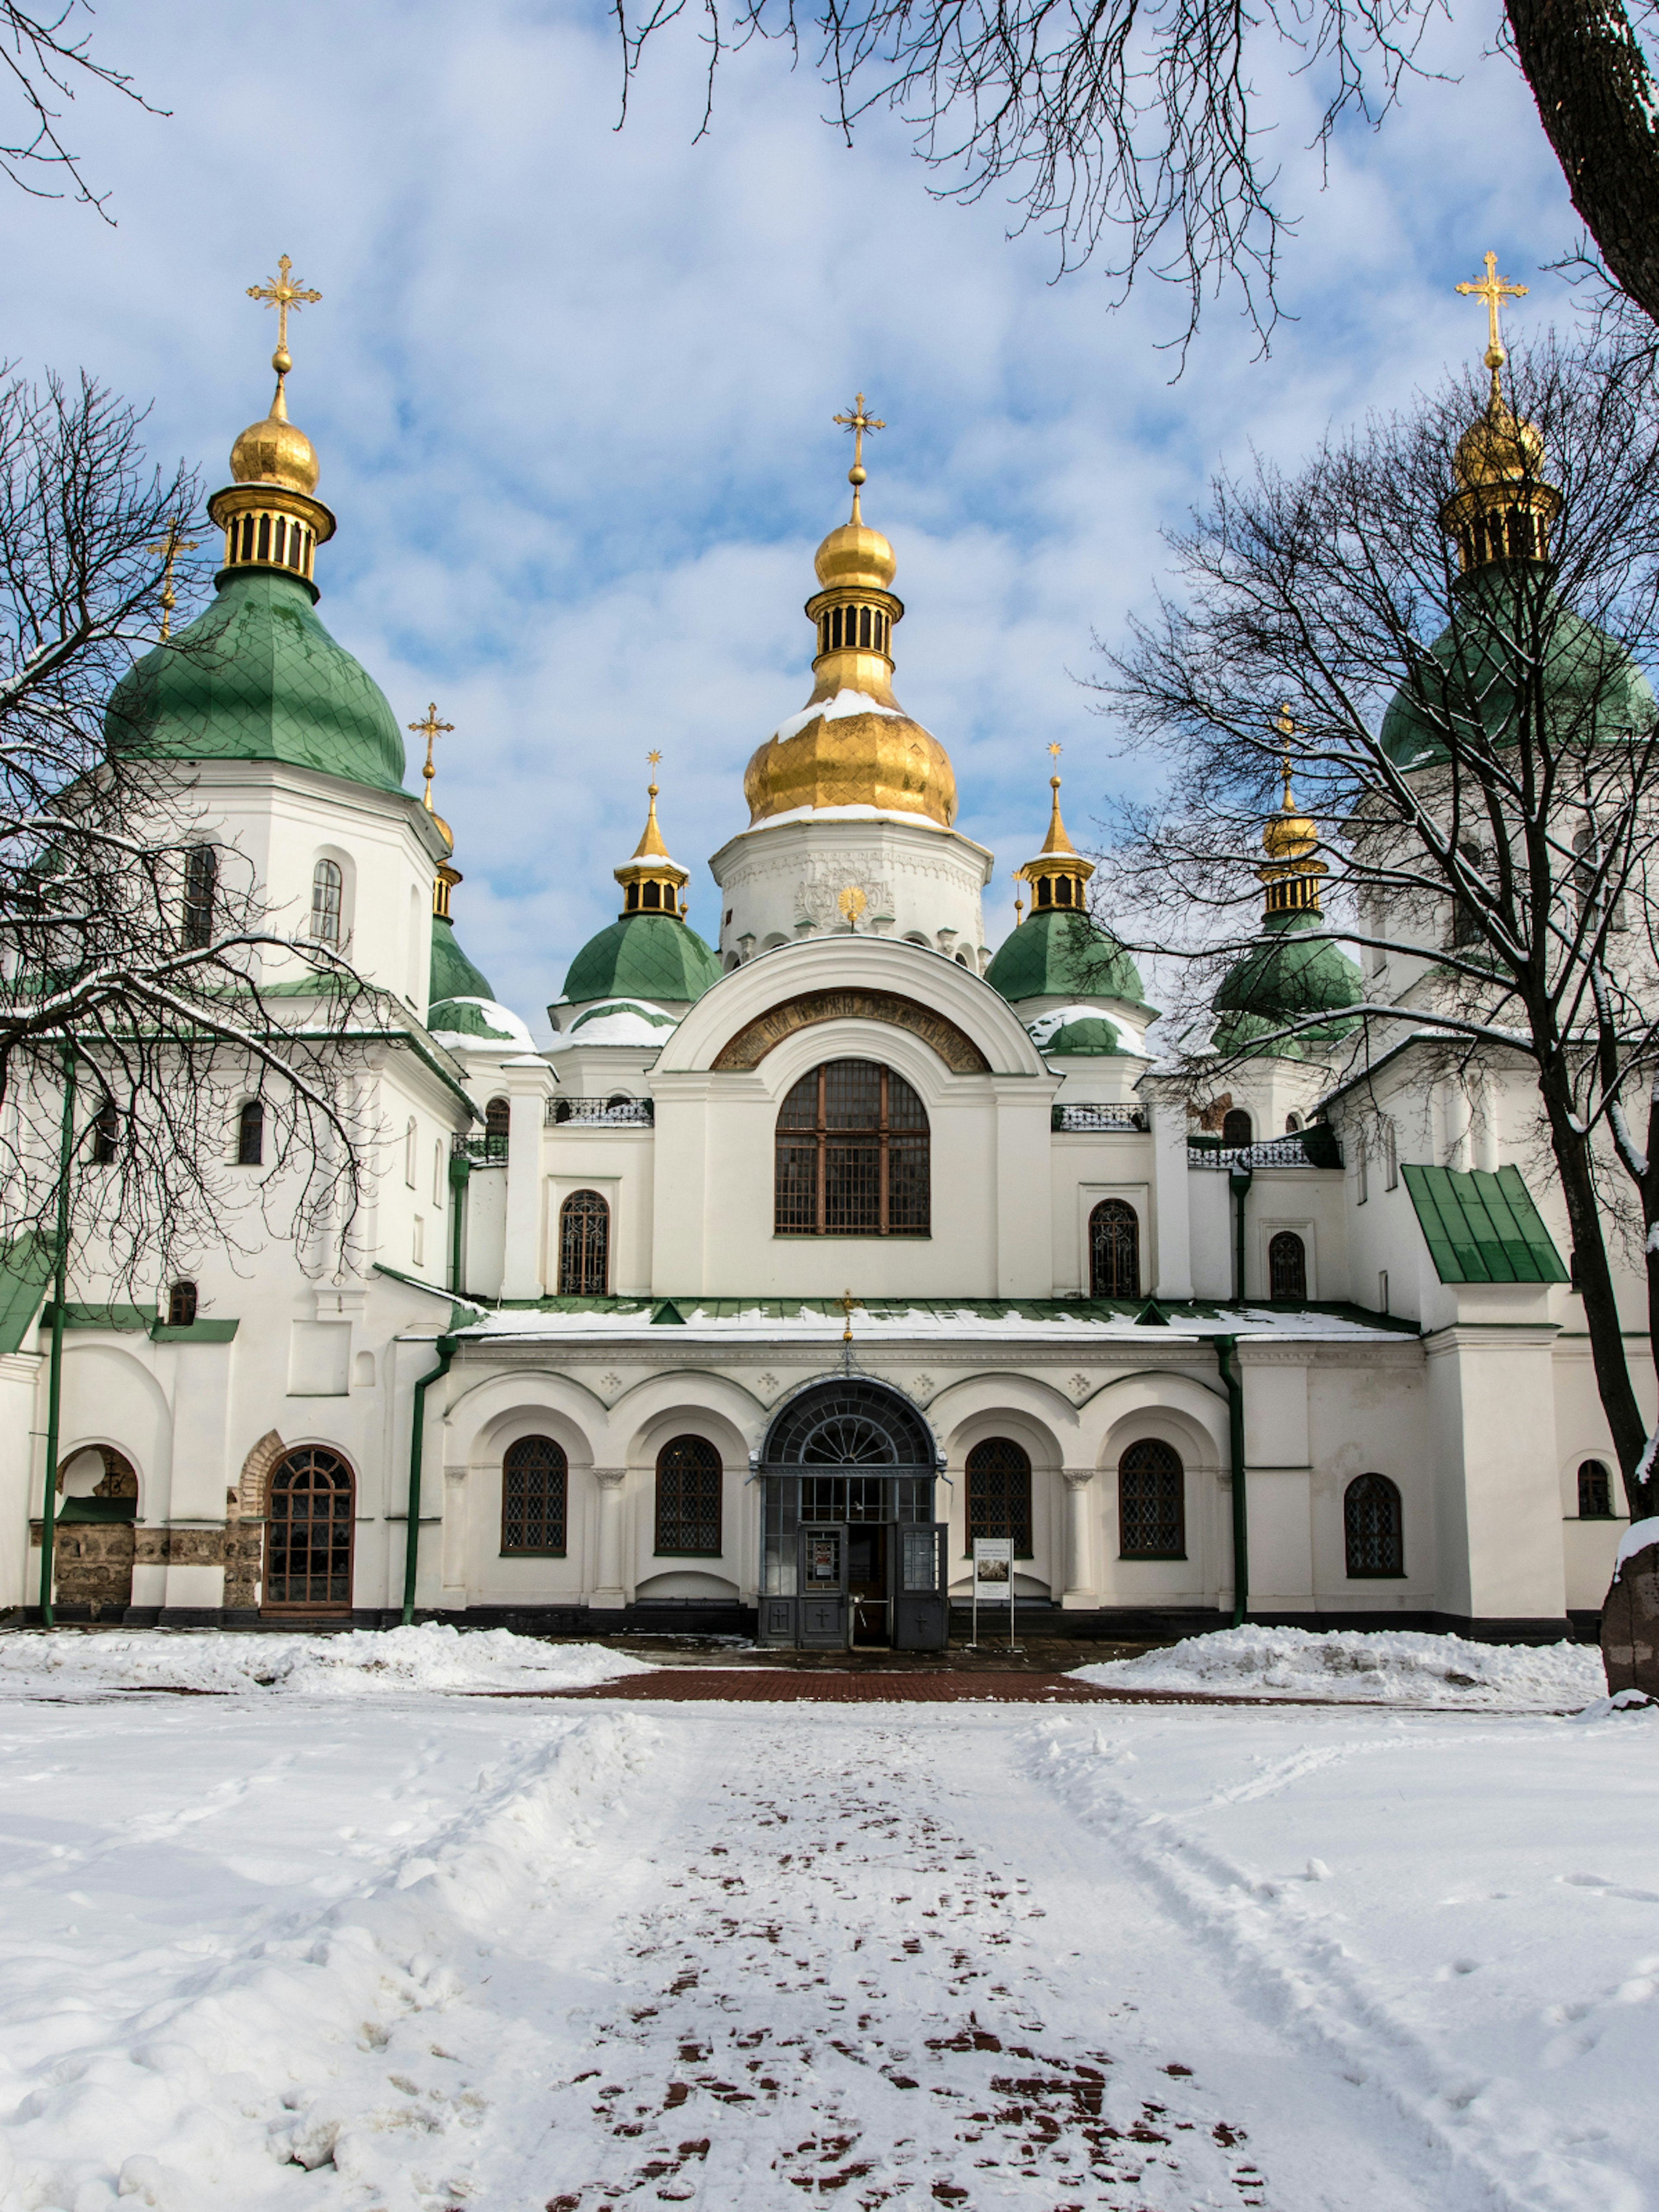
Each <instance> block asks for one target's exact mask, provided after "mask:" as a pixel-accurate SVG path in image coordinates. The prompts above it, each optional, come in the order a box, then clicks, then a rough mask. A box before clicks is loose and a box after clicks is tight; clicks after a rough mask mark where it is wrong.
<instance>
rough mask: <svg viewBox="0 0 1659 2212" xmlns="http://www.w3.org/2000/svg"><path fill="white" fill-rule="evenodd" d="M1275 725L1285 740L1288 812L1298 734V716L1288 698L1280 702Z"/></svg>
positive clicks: (1286, 803) (1289, 809)
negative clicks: (1294, 739) (1294, 750)
mask: <svg viewBox="0 0 1659 2212" xmlns="http://www.w3.org/2000/svg"><path fill="white" fill-rule="evenodd" d="M1273 727H1274V728H1275V729H1276V730H1277V731H1278V732H1279V736H1280V737H1281V738H1283V739H1284V740H1285V759H1284V763H1283V765H1284V773H1285V812H1286V813H1287V814H1288V813H1289V812H1290V811H1291V738H1293V737H1294V736H1295V735H1296V717H1295V715H1294V714H1291V702H1290V701H1289V700H1288V699H1283V700H1281V701H1280V702H1279V719H1278V720H1277V721H1276V722H1275V723H1274V724H1273Z"/></svg>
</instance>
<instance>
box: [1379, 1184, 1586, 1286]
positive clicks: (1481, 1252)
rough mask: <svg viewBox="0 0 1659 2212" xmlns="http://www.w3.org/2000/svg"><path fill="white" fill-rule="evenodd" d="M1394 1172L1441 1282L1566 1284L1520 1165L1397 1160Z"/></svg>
mask: <svg viewBox="0 0 1659 2212" xmlns="http://www.w3.org/2000/svg"><path fill="white" fill-rule="evenodd" d="M1401 1175H1402V1176H1404V1177H1405V1179H1406V1188H1407V1190H1408V1191H1409V1192H1410V1193H1411V1200H1412V1204H1413V1206H1415V1207H1416V1209H1417V1218H1418V1223H1419V1226H1420V1228H1421V1229H1422V1231H1423V1235H1424V1238H1425V1242H1426V1243H1427V1244H1428V1248H1429V1253H1430V1256H1431V1258H1432V1260H1433V1261H1434V1264H1435V1267H1436V1270H1437V1273H1438V1274H1439V1277H1440V1279H1441V1281H1442V1282H1443V1283H1565V1281H1566V1280H1567V1271H1566V1269H1565V1267H1563V1266H1562V1264H1561V1255H1560V1254H1559V1252H1558V1251H1557V1250H1556V1249H1555V1245H1554V1243H1553V1239H1552V1238H1551V1236H1550V1232H1549V1231H1548V1230H1547V1229H1546V1227H1545V1226H1544V1222H1543V1218H1542V1216H1541V1214H1540V1212H1539V1211H1538V1208H1537V1207H1536V1206H1534V1204H1533V1200H1532V1193H1531V1192H1530V1191H1529V1190H1528V1188H1527V1186H1526V1184H1525V1183H1524V1182H1522V1180H1521V1170H1520V1169H1519V1168H1514V1167H1507V1168H1499V1169H1498V1172H1497V1173H1496V1175H1492V1174H1489V1173H1487V1172H1486V1171H1485V1170H1482V1169H1480V1168H1475V1169H1472V1170H1464V1169H1462V1168H1423V1167H1413V1166H1409V1165H1407V1166H1403V1167H1402V1168H1401Z"/></svg>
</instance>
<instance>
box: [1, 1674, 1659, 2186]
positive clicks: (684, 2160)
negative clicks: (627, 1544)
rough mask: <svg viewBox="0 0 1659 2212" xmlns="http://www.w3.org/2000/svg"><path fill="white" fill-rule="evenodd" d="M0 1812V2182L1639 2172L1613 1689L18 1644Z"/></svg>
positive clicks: (1658, 1875) (1379, 2181)
mask: <svg viewBox="0 0 1659 2212" xmlns="http://www.w3.org/2000/svg"><path fill="white" fill-rule="evenodd" d="M66 1640H67V1639H66ZM94 1640H97V1639H93V1638H87V1639H85V1641H86V1642H88V1643H91V1642H93V1641H94ZM248 1640H249V1641H252V1639H248ZM0 1643H3V1639H0ZM37 1679H39V1678H37ZM0 1833H3V1835H4V1838H5V1850H4V1854H3V1857H0V1881H3V1882H4V1886H5V1899H4V1909H3V1911H0V2114H3V2115H5V2116H6V2117H7V2118H9V2127H8V2128H7V2129H6V2130H5V2135H4V2140H5V2141H6V2142H7V2143H8V2145H9V2150H7V2151H5V2152H0V2176H3V2177H4V2178H3V2179H0V2203H3V2205H4V2206H5V2208H6V2212H14V2208H15V2212H45V2208H48V2207H51V2208H57V2212H114V2209H115V2208H117V2207H120V2208H122V2212H125V2207H126V2206H127V2205H128V2204H129V2203H131V2204H132V2205H135V2206H138V2207H143V2206H153V2207H156V2208H159V2212H225V2208H228V2207H233V2206H234V2207H235V2208H237V2212H267V2208H270V2212H280V2208H288V2207H292V2208H294V2212H313V2208H314V2212H417V2208H418V2212H442V2209H443V2208H447V2207H457V2208H465V2209H466V2212H473V2208H480V2209H482V2208H485V2207H487V2208H489V2212H540V2208H542V2207H544V2206H551V2207H553V2208H555V2212H599V2208H601V2207H603V2206H611V2207H613V2208H615V2212H624V2208H626V2212H657V2207H658V2206H659V2205H660V2204H662V2203H670V2204H677V2203H680V2204H694V2205H702V2206H705V2207H708V2208H709V2209H710V2212H715V2208H718V2212H781V2208H784V2207H789V2208H795V2207H799V2206H800V2205H802V2204H803V2203H818V2202H823V2203H831V2204H834V2205H837V2206H840V2207H842V2208H844V2212H854V2208H857V2212H865V2208H874V2207H877V2206H882V2207H888V2208H894V2212H936V2208H937V2207H938V2206H939V2205H940V2204H961V2205H963V2206H965V2207H966V2208H967V2209H968V2212H981V2208H985V2209H986V2212H992V2208H1002V2207H1008V2208H1021V2212H1027V2208H1029V2212H1060V2208H1066V2212H1095V2208H1097V2207H1103V2206H1122V2207H1126V2208H1154V2212H1200V2208H1201V2209H1202V2212H1213V2208H1217V2207H1219V2206H1222V2205H1239V2204H1243V2205H1261V2206H1264V2207H1267V2208H1272V2212H1313V2209H1314V2208H1340V2212H1419V2208H1421V2212H1431V2208H1432V2212H1494V2208H1516V2212H1522V2208H1524V2212H1641V2208H1646V2207H1651V2206H1653V2205H1654V2204H1656V2203H1659V2136H1656V2132H1655V2130H1654V2129H1653V2126H1652V2124H1651V2119H1650V2111H1651V2105H1652V2072H1653V2069H1652V2053H1653V2051H1654V2048H1655V2033H1656V2027H1659V1864H1656V1859H1659V1842H1656V1838H1659V1714H1656V1713H1651V1712H1650V1713H1624V1714H1617V1715H1611V1716H1607V1717H1600V1718H1596V1719H1593V1720H1589V1721H1583V1720H1559V1719H1555V1718H1552V1717H1547V1716H1544V1715H1539V1714H1534V1715H1523V1716H1520V1717H1510V1716H1504V1715H1499V1714H1496V1713H1491V1712H1485V1713H1471V1714H1469V1715H1468V1716H1467V1717H1464V1716H1460V1715H1449V1716H1442V1715H1420V1714H1415V1713H1401V1712H1398V1711H1393V1712H1390V1711H1364V1710H1360V1711H1353V1710H1342V1709H1326V1710H1310V1709H1304V1708H1299V1707H1292V1706H1286V1707H1284V1708H1281V1709H1279V1710H1271V1709H1252V1708H1243V1709H1227V1710H1224V1709H1220V1708H1215V1707H1197V1708H1193V1707H1134V1706H1119V1705H1112V1706H1097V1707H1092V1708H1089V1709H1087V1710H1078V1709H1075V1708H1074V1709H1072V1710H1071V1711H1059V1712H1057V1711H1053V1710H1052V1709H1037V1708H1020V1707H1018V1706H1007V1705H1002V1706H994V1705H858V1706H848V1705H746V1704H745V1705H639V1704H632V1703H630V1704H626V1705H623V1704H620V1703H606V1702H605V1701H603V1700H600V1701H599V1702H597V1703H595V1702H585V1703H583V1704H581V1705H558V1704H556V1703H554V1704H544V1703H540V1702H538V1701H536V1700H534V1699H529V1700H526V1699H501V1700H495V1699H488V1698H482V1699H481V1698H478V1697H476V1696H465V1697H457V1696H450V1695H443V1694H434V1693H432V1692H414V1691H410V1690H407V1689H399V1688H397V1687H395V1686H392V1687H385V1688H383V1689H382V1690H381V1691H380V1692H379V1693H378V1694H376V1695H375V1696H374V1697H373V1698H358V1699H349V1698H342V1697H340V1696H339V1695H338V1694H337V1692H334V1691H332V1690H324V1691H319V1692H301V1691H299V1690H294V1689H290V1691H289V1693H287V1694H284V1695H283V1696H280V1697H275V1696H273V1695H272V1694H271V1693H270V1691H269V1690H266V1689H261V1688H258V1687H254V1688H251V1689H246V1690H240V1691H238V1692H235V1693H234V1694H232V1695H228V1696H222V1697H217V1698H188V1697H185V1698H176V1697H169V1696H164V1695H144V1694H139V1695H137V1696H125V1695H116V1694H113V1693H112V1692H108V1691H106V1690H101V1689H99V1688H97V1687H95V1686H86V1687H77V1686H75V1685H73V1684H72V1683H67V1682H65V1681H64V1680H63V1679H62V1677H61V1675H60V1676H59V1677H58V1679H57V1680H56V1681H55V1683H53V1684H52V1685H51V1686H49V1687H47V1688H46V1690H45V1691H44V1692H42V1691H40V1690H35V1691H32V1692H22V1693H17V1692H14V1693H13V1694H12V1695H11V1696H9V1697H8V1698H6V1699H4V1701H3V1702H0Z"/></svg>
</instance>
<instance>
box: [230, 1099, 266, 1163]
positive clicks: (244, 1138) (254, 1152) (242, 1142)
mask: <svg viewBox="0 0 1659 2212" xmlns="http://www.w3.org/2000/svg"><path fill="white" fill-rule="evenodd" d="M264 1157H265V1109H264V1104H263V1103H262V1102H261V1101H260V1100H259V1099H258V1098H249V1099H246V1100H245V1101H244V1102H243V1104H242V1108H241V1111H240V1113H239V1114H238V1115H237V1116H236V1164H237V1166H238V1167H239V1168H257V1167H260V1166H262V1165H263V1164H264Z"/></svg>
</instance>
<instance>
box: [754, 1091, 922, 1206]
mask: <svg viewBox="0 0 1659 2212" xmlns="http://www.w3.org/2000/svg"><path fill="white" fill-rule="evenodd" d="M773 1226H774V1228H775V1231H776V1232H777V1234H778V1235H779V1236H780V1237H926V1236H927V1234H928V1233H929V1227H930V1212H929V1185H928V1128H927V1109H926V1108H925V1107H924V1106H923V1105H922V1103H921V1099H920V1098H918V1097H917V1096H916V1094H915V1091H913V1090H912V1089H911V1088H910V1085H908V1083H907V1082H906V1081H905V1080H904V1078H903V1077H902V1075H896V1074H894V1073H893V1072H892V1070H891V1069H890V1068H887V1067H883V1066H879V1065H878V1063H877V1062H876V1061H875V1060H829V1061H826V1063H825V1064H824V1065H823V1066H822V1067H815V1068H814V1069H813V1070H812V1072H811V1074H810V1075H804V1076H802V1078H801V1079H800V1081H799V1083H797V1084H796V1085H795V1086H794V1088H793V1090H792V1091H790V1093H789V1095H788V1097H787V1098H786V1099H785V1100H784V1102H783V1104H782V1106H781V1109H779V1113H778V1121H777V1162H776V1176H775V1185H774V1208H773Z"/></svg>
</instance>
